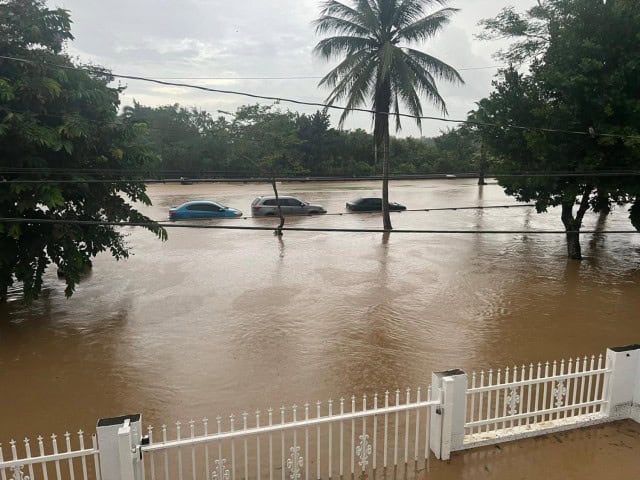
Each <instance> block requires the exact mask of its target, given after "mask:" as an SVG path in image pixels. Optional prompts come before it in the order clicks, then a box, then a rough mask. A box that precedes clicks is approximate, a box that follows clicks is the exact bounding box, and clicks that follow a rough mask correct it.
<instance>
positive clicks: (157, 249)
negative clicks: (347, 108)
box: [0, 180, 640, 478]
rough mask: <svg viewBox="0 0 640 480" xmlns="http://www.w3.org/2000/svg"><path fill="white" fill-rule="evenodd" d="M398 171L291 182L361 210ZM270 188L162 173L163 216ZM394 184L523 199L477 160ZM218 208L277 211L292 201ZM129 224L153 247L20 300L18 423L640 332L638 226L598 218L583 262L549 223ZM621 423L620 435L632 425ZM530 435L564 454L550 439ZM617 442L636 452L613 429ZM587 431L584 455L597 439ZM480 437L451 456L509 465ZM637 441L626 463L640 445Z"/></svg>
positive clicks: (8, 344) (13, 404)
mask: <svg viewBox="0 0 640 480" xmlns="http://www.w3.org/2000/svg"><path fill="white" fill-rule="evenodd" d="M353 188H358V189H361V190H358V191H353V190H352V189H353ZM378 188H379V186H378V184H377V183H354V184H313V183H304V184H292V185H288V184H283V185H281V186H280V190H281V193H282V194H283V195H285V194H288V193H289V194H295V195H296V196H299V197H301V198H303V199H305V200H307V201H313V202H319V203H321V204H323V205H325V207H326V208H327V210H328V211H330V212H342V211H344V205H345V202H346V201H349V200H351V199H352V198H354V197H357V196H365V195H379V191H378ZM269 189H270V187H269V186H268V185H266V186H265V185H262V186H258V185H250V184H247V185H241V184H233V185H222V184H220V185H217V184H216V185H203V184H198V185H189V186H184V185H153V186H151V187H150V189H149V193H150V196H151V198H152V199H153V201H154V206H153V207H149V208H144V211H145V213H147V214H149V215H150V216H152V217H153V218H156V219H159V220H163V219H166V217H167V211H168V208H169V207H170V206H174V205H177V204H179V203H182V202H184V201H187V200H192V199H211V200H218V201H220V202H222V203H224V204H226V205H229V206H231V207H236V208H239V209H241V210H243V211H244V212H245V213H249V212H250V202H251V200H253V198H255V197H256V196H258V195H263V194H269V193H270V191H269ZM392 197H393V199H394V200H395V201H398V202H401V203H403V204H406V205H407V206H408V207H409V208H436V207H446V206H469V205H484V206H490V205H504V204H512V203H513V200H512V199H510V198H507V197H505V196H504V195H503V193H502V191H501V189H500V188H499V187H498V186H496V185H487V186H484V187H482V188H479V187H478V186H476V185H475V182H474V181H473V180H456V181H423V182H402V184H401V185H392ZM392 221H393V223H394V227H396V228H425V229H427V228H442V229H446V228H456V229H486V230H499V229H525V230H527V229H531V230H535V229H558V228H561V224H560V219H559V214H558V212H557V211H552V212H550V213H549V214H546V215H537V214H535V212H533V210H532V209H523V208H517V209H495V210H475V211H474V210H464V211H455V212H428V213H426V212H403V213H396V214H393V215H392ZM218 222H226V223H231V222H236V223H233V224H240V225H272V224H273V225H275V224H276V223H277V219H247V220H244V219H240V220H221V221H218ZM205 223H212V224H213V223H216V221H207V222H205ZM585 224H586V227H587V228H592V227H595V228H598V229H603V228H605V227H606V229H627V228H629V225H628V219H627V213H626V212H625V211H624V209H617V210H615V211H614V212H613V214H612V215H611V216H610V217H607V218H606V219H605V217H600V218H599V217H598V216H597V215H593V216H588V217H587V218H586V219H585ZM287 225H298V226H331V227H355V228H379V227H380V225H381V220H380V217H379V215H377V214H363V215H344V216H317V217H297V218H290V219H287ZM126 232H127V233H129V234H130V237H129V241H130V244H131V246H132V247H133V249H134V255H133V256H132V257H131V258H130V259H129V260H127V261H122V262H115V261H114V260H113V259H111V258H109V257H107V256H101V257H99V258H98V259H96V261H95V262H94V270H93V274H92V275H91V276H90V277H88V278H86V279H84V281H83V283H82V284H81V285H80V286H79V287H78V289H77V293H76V294H75V295H74V296H73V297H72V298H71V299H70V300H66V299H65V298H64V293H63V284H62V281H61V280H59V279H58V278H57V277H56V275H55V272H48V273H47V277H46V288H45V291H44V292H43V295H42V298H41V299H40V300H38V301H37V302H35V303H34V304H33V305H31V306H25V305H23V304H22V302H21V301H19V300H18V299H19V295H20V292H19V291H18V290H16V291H14V292H13V293H12V296H11V302H9V304H8V305H4V306H0V319H1V320H0V391H1V392H2V395H0V413H1V417H0V418H1V421H0V441H1V442H3V443H4V442H6V441H7V440H8V438H9V437H10V436H12V435H34V434H36V433H43V434H44V433H48V432H53V431H56V432H58V433H60V432H63V431H65V430H66V429H67V428H75V427H82V428H84V429H85V430H91V427H92V425H93V424H94V422H95V421H96V419H97V418H98V417H100V416H110V415H116V414H123V413H132V412H138V411H141V412H143V414H144V418H145V423H146V422H151V423H154V424H162V423H163V422H170V421H173V420H176V419H181V420H185V419H189V418H192V417H194V418H198V417H202V416H205V415H206V416H208V417H209V418H212V417H213V416H215V415H216V414H218V413H220V414H227V413H231V412H238V409H245V408H246V409H247V410H249V409H253V408H264V407H266V406H269V405H273V406H278V405H280V404H283V403H293V402H298V403H300V402H304V401H305V400H315V399H327V398H329V397H330V396H333V397H334V398H337V397H339V396H341V395H344V396H347V395H351V393H360V394H361V393H373V392H375V391H378V392H382V391H384V390H385V389H395V388H396V387H401V388H402V387H405V386H416V385H424V384H426V383H428V382H429V380H430V374H431V371H433V370H442V369H448V368H453V367H460V368H463V369H469V370H471V369H479V368H488V367H500V366H504V365H506V364H513V363H514V362H515V363H518V364H519V363H522V362H526V363H528V362H530V361H538V360H547V359H551V358H560V357H567V356H569V355H571V356H575V355H583V354H591V353H599V352H601V351H603V349H604V348H605V347H607V346H615V345H621V344H628V343H633V342H637V341H638V340H639V339H638V327H637V325H638V323H637V322H638V321H637V312H638V311H640V295H639V294H638V283H639V281H640V268H639V262H640V256H639V255H638V253H640V243H639V241H638V239H637V238H636V237H635V236H629V235H627V236H622V235H618V236H615V235H613V236H604V235H591V236H589V235H585V236H584V238H583V250H584V254H585V256H586V259H585V260H584V261H583V262H581V263H577V262H568V261H567V260H566V259H565V252H566V248H565V244H564V240H563V238H562V237H558V236H540V235H538V236H536V235H532V234H499V235H484V236H483V235H409V234H400V233H391V234H385V235H381V234H373V233H365V234H358V233H322V232H285V233H284V236H283V237H277V236H274V235H273V233H272V232H271V231H263V232H260V231H257V232H256V231H224V230H191V229H189V230H187V229H185V230H180V229H171V230H170V231H169V240H168V241H167V242H165V243H161V242H159V241H157V240H156V239H155V237H154V236H153V234H151V233H149V232H146V231H142V230H136V229H126ZM625 425H626V424H625ZM604 428H609V427H604ZM612 428H613V427H612ZM625 428H627V427H625ZM603 431H606V432H608V433H607V434H608V435H611V438H612V439H618V437H619V435H622V434H619V433H617V430H616V429H615V428H614V429H612V430H603ZM593 435H594V436H596V437H597V438H601V437H598V433H597V432H596V433H593ZM633 435H635V436H632V438H631V439H629V440H625V441H628V442H630V444H631V445H633V446H635V447H636V448H637V447H640V440H639V436H638V431H637V429H636V430H635V433H634V434H633ZM571 438H573V437H571ZM577 438H582V437H577ZM617 441H618V440H616V442H617ZM598 442H600V440H598ZM579 443H580V442H578V443H576V445H578V444H579ZM610 443H611V442H610ZM613 443H615V442H613ZM528 445H535V449H534V452H535V451H544V452H545V455H547V454H550V453H549V450H548V449H547V450H545V449H546V448H547V447H545V446H544V445H546V444H544V443H543V442H542V441H533V442H529V443H528ZM598 445H601V448H602V449H603V450H602V451H603V452H604V451H606V452H607V455H613V456H615V455H618V453H616V452H618V450H616V448H614V447H611V446H607V442H604V443H602V442H600V443H598ZM509 448H511V449H515V450H517V451H519V450H518V448H520V447H515V446H514V447H509ZM598 448H600V447H598ZM536 449H541V450H536ZM567 451H570V452H571V455H572V456H573V457H575V456H576V455H580V453H579V451H580V449H579V448H578V447H577V446H576V447H575V448H574V449H570V450H567ZM487 452H493V450H488V451H487ZM527 452H528V450H526V451H522V452H520V454H519V455H520V456H521V457H522V456H524V457H527V455H530V454H528V453H527ZM612 452H613V453H612ZM473 455H475V454H471V453H465V454H461V456H460V457H459V458H458V460H455V461H454V462H453V463H452V466H451V468H450V467H449V466H448V465H449V464H445V465H439V466H438V467H437V468H436V467H435V466H434V468H435V469H436V470H438V471H439V472H443V473H442V474H443V475H445V473H444V472H445V471H450V472H453V473H451V475H453V476H452V477H450V478H482V475H484V474H483V473H482V472H483V471H488V472H491V471H493V470H492V469H493V468H494V467H495V468H501V467H499V466H496V465H497V464H496V465H494V463H495V462H496V460H495V459H494V457H493V456H492V454H487V455H486V456H485V457H482V460H479V461H477V462H476V461H472V460H468V459H472V458H476V457H473ZM503 457H504V458H506V456H503ZM519 458H520V457H519ZM527 458H528V460H526V461H525V463H527V462H528V464H531V465H532V467H531V468H534V467H535V464H536V462H533V461H532V460H531V457H527ZM624 458H626V460H624V459H618V461H619V462H620V464H623V463H624V462H625V461H626V462H627V463H626V464H625V465H628V462H630V461H632V460H630V459H629V458H628V456H627V457H624ZM633 461H635V462H636V463H635V466H638V468H640V465H638V463H637V462H638V460H633ZM456 462H457V463H456ZM468 462H469V463H468ZM552 463H553V462H552ZM605 463H606V462H605ZM456 465H457V466H456ZM468 465H473V467H471V466H468ZM467 467H468V468H467ZM485 467H486V468H485ZM447 469H449V470H447ZM486 469H488V470H486ZM583 471H588V470H583ZM478 472H480V473H478ZM545 472H546V470H545ZM545 472H543V471H537V474H536V475H533V476H532V477H531V478H539V477H540V476H541V475H543V474H546V473H545ZM534 473H535V472H534ZM487 475H488V474H487ZM551 477H552V478H553V476H551ZM487 478H490V477H489V476H487ZM521 478H524V477H521ZM554 478H560V477H557V476H556V477H554ZM562 478H569V477H562Z"/></svg>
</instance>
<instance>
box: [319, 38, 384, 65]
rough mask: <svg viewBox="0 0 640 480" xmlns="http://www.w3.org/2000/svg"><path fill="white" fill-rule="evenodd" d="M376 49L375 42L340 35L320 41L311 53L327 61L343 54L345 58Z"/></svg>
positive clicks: (369, 39)
mask: <svg viewBox="0 0 640 480" xmlns="http://www.w3.org/2000/svg"><path fill="white" fill-rule="evenodd" d="M375 48H376V42H375V40H373V39H371V38H362V37H354V36H350V35H342V36H337V37H329V38H325V39H323V40H320V41H319V42H318V44H317V45H316V46H315V48H314V49H313V53H314V54H316V55H318V56H320V57H322V58H325V59H327V60H329V59H331V58H333V57H336V56H338V55H342V54H345V55H347V58H348V57H349V56H351V55H354V54H356V53H358V52H360V51H363V50H367V51H369V50H371V49H375Z"/></svg>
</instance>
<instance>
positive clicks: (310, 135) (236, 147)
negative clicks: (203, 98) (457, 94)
mask: <svg viewBox="0 0 640 480" xmlns="http://www.w3.org/2000/svg"><path fill="white" fill-rule="evenodd" d="M220 113H222V114H223V115H224V117H223V116H219V117H218V118H216V119H214V118H213V117H212V116H211V114H209V113H208V112H206V111H203V110H196V109H186V108H183V107H180V106H179V105H168V106H162V107H146V106H143V105H140V104H138V103H134V106H133V107H125V109H124V113H123V115H122V118H123V119H125V120H126V121H129V122H138V123H143V124H144V125H146V126H147V128H148V130H149V135H148V136H147V137H146V139H147V141H148V144H147V145H148V147H149V148H150V149H151V150H153V151H154V152H155V153H156V154H157V156H158V157H159V158H160V161H159V163H157V164H156V166H155V168H156V173H155V175H154V176H156V177H171V178H177V177H179V176H189V177H191V176H202V177H207V176H217V177H233V176H236V177H237V176H243V177H252V176H259V175H275V176H276V177H283V176H301V177H306V176H368V175H379V174H380V173H381V165H379V164H376V163H375V155H374V152H373V136H372V135H370V134H368V133H367V132H365V131H364V130H362V129H357V130H337V129H335V128H332V127H331V122H330V117H329V115H328V113H327V112H326V111H321V110H319V111H317V112H315V113H313V114H310V115H308V114H304V113H303V114H297V113H292V112H289V111H282V110H280V109H279V108H277V107H275V106H261V105H245V106H242V107H240V108H239V109H238V110H237V111H236V112H220ZM477 143H478V140H477V133H476V132H475V131H472V130H470V129H466V128H461V129H452V130H447V131H446V132H443V134H442V135H441V136H440V137H435V138H433V139H430V138H411V137H409V138H393V139H392V140H391V150H390V151H391V154H390V167H389V168H390V171H391V173H393V174H417V175H419V174H429V173H444V172H457V173H463V172H464V173H469V172H474V171H477V169H478V167H477V157H478V154H477V152H474V151H473V149H474V148H477ZM265 159H266V161H267V164H266V165H268V166H269V168H267V169H266V170H265V164H264V162H265Z"/></svg>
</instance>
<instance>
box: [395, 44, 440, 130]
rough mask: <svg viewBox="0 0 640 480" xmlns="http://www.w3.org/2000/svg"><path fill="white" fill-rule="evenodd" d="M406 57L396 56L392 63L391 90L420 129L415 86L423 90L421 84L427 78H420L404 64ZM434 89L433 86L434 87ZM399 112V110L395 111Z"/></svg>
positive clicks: (418, 99)
mask: <svg viewBox="0 0 640 480" xmlns="http://www.w3.org/2000/svg"><path fill="white" fill-rule="evenodd" d="M406 59H407V56H406V55H404V54H401V55H396V57H395V58H394V62H393V73H394V75H393V88H394V90H395V91H396V92H397V93H398V94H399V96H400V98H401V99H402V103H404V104H405V105H406V107H407V108H408V110H409V113H410V114H411V115H414V116H415V117H416V119H415V121H416V124H417V125H418V127H420V128H421V127H422V122H421V119H420V118H418V117H420V116H421V115H422V104H421V103H420V97H419V95H418V93H417V92H416V86H417V87H418V89H419V90H423V88H422V84H423V83H424V81H425V79H426V80H428V77H426V76H422V77H420V76H419V75H418V74H417V73H416V72H415V71H414V70H413V69H412V68H411V67H410V66H409V65H407V63H406ZM434 87H435V85H434ZM396 111H398V112H399V110H396Z"/></svg>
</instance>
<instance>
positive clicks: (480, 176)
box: [478, 140, 487, 185]
mask: <svg viewBox="0 0 640 480" xmlns="http://www.w3.org/2000/svg"><path fill="white" fill-rule="evenodd" d="M486 168H487V159H486V157H485V154H484V140H481V141H480V171H479V173H478V185H486V184H487V182H485V181H484V172H485V169H486Z"/></svg>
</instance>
